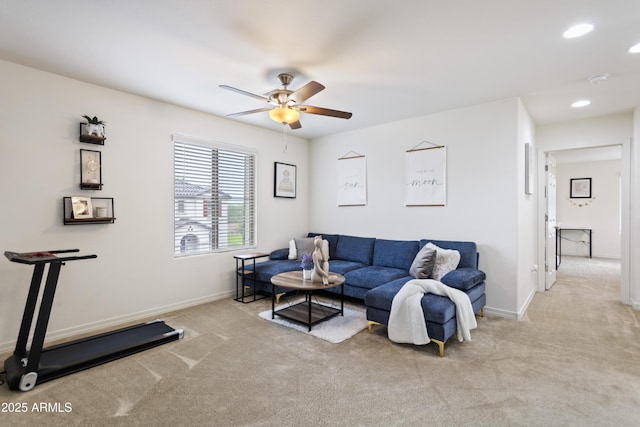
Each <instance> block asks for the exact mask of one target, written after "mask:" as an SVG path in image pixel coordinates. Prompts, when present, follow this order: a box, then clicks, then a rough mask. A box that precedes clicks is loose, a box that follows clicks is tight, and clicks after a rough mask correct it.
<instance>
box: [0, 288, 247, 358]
mask: <svg viewBox="0 0 640 427" xmlns="http://www.w3.org/2000/svg"><path fill="white" fill-rule="evenodd" d="M232 296H235V290H231V291H225V292H220V293H217V294H212V295H207V296H203V297H200V298H194V299H192V300H187V301H181V302H178V303H174V304H168V305H164V306H161V307H154V308H150V309H147V310H142V311H138V312H135V313H129V314H125V315H122V316H116V317H112V318H110V319H104V320H99V321H96V322H90V323H85V324H83V325H77V326H72V327H70V328H65V329H59V330H55V331H47V335H46V338H45V344H46V342H48V341H51V340H58V339H64V338H69V337H73V336H76V335H81V334H86V333H91V332H94V331H98V330H101V329H107V328H112V327H115V326H119V325H123V324H126V323H130V322H134V321H137V320H142V319H147V318H149V317H152V316H159V315H162V314H166V313H170V312H172V311H176V310H182V309H183V308H188V307H193V306H196V305H201V304H206V303H209V302H212V301H218V300H221V299H225V298H230V297H232ZM17 338H18V337H17V336H16V339H17ZM29 342H31V337H29ZM15 345H16V344H15V341H9V342H3V343H0V352H2V353H4V352H12V351H13V350H14V349H15Z"/></svg>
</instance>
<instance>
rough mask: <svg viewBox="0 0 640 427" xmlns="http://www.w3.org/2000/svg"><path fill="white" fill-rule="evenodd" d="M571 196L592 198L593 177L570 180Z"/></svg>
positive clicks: (574, 197)
mask: <svg viewBox="0 0 640 427" xmlns="http://www.w3.org/2000/svg"><path fill="white" fill-rule="evenodd" d="M569 188H570V196H569V197H570V198H572V199H590V198H591V178H571V179H570V180H569Z"/></svg>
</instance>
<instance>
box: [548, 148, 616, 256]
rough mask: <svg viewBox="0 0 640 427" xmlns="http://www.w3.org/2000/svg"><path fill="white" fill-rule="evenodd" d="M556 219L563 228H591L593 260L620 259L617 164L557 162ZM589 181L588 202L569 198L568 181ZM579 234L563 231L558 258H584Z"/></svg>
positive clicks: (614, 162)
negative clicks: (576, 179) (580, 179)
mask: <svg viewBox="0 0 640 427" xmlns="http://www.w3.org/2000/svg"><path fill="white" fill-rule="evenodd" d="M556 172H557V187H556V188H557V206H556V207H557V219H558V221H559V223H560V226H561V227H564V228H577V227H579V228H582V227H585V228H591V229H592V230H593V232H592V239H593V244H592V251H593V256H594V257H600V258H620V244H621V243H620V237H621V236H620V191H619V189H620V161H619V160H607V161H598V162H580V163H558V165H557V168H556ZM572 178H591V196H592V200H591V199H571V198H570V194H571V193H570V185H569V184H570V180H571V179H572ZM582 240H584V241H588V237H587V236H586V235H585V234H584V233H582V232H578V231H576V232H573V231H565V232H563V241H562V255H577V256H588V255H589V248H588V246H586V245H584V244H582V243H576V242H575V241H582Z"/></svg>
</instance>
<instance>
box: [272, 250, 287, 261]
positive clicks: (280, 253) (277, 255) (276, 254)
mask: <svg viewBox="0 0 640 427" xmlns="http://www.w3.org/2000/svg"><path fill="white" fill-rule="evenodd" d="M269 258H270V259H289V248H282V249H276V250H275V251H273V252H271V253H270V254H269Z"/></svg>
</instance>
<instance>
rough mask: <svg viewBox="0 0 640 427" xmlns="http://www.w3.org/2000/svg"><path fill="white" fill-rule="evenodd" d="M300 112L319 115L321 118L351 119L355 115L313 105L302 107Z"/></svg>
mask: <svg viewBox="0 0 640 427" xmlns="http://www.w3.org/2000/svg"><path fill="white" fill-rule="evenodd" d="M299 107H300V111H302V112H305V113H307V114H319V115H321V116H330V117H338V118H340V119H350V118H351V116H352V115H353V114H352V113H348V112H346V111H338V110H331V109H329V108H322V107H313V106H311V105H300V106H299Z"/></svg>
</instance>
